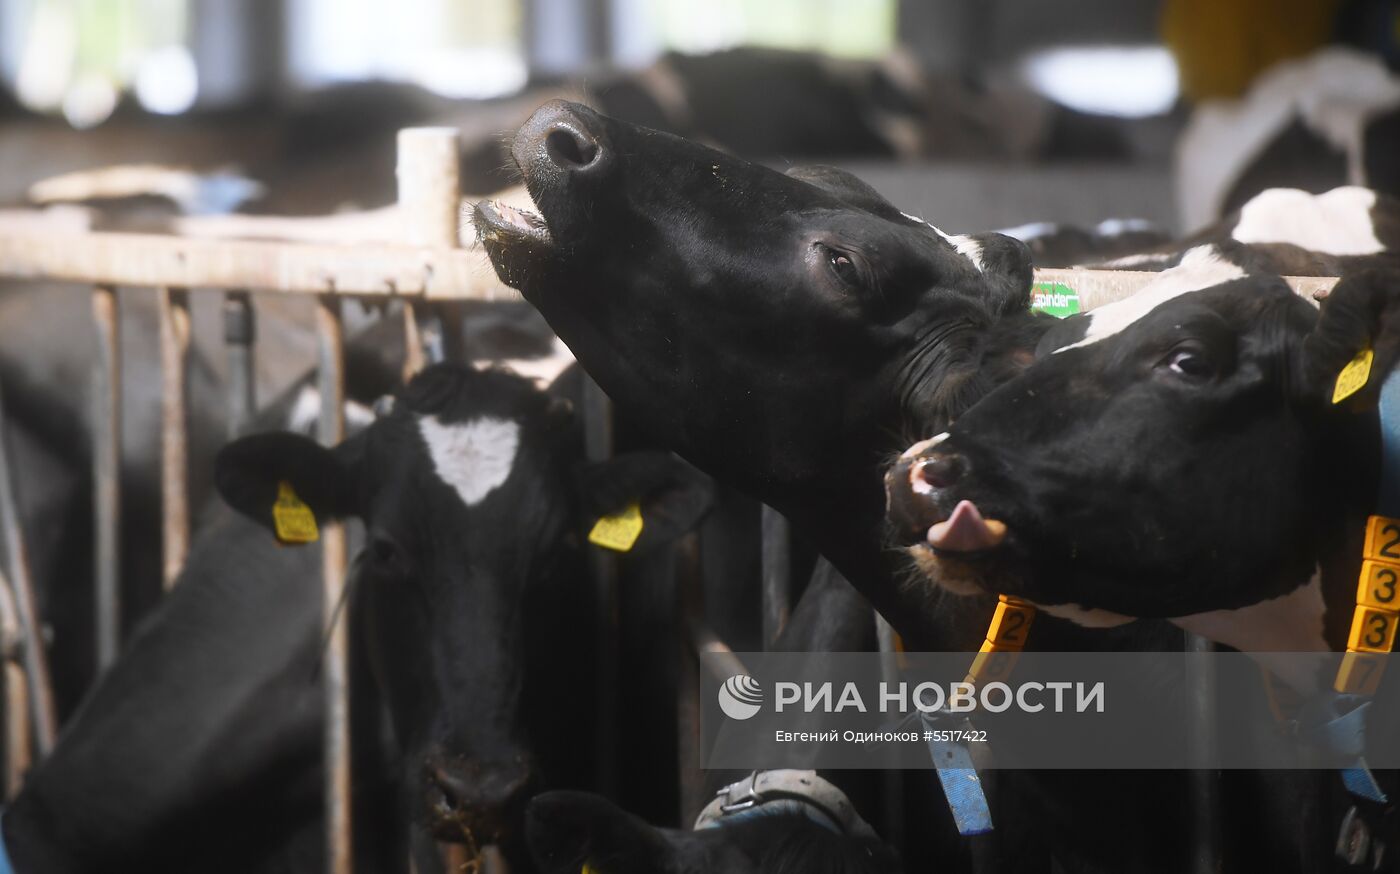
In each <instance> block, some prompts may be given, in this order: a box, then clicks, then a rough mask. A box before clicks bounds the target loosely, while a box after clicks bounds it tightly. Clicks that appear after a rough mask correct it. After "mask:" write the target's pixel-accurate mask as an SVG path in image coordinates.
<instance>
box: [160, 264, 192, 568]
mask: <svg viewBox="0 0 1400 874" xmlns="http://www.w3.org/2000/svg"><path fill="white" fill-rule="evenodd" d="M157 294H158V295H159V304H158V310H159V316H160V370H161V386H160V459H161V465H160V495H161V504H160V511H161V553H162V563H161V567H162V575H161V580H162V583H163V584H164V586H165V588H166V590H167V591H168V590H169V589H170V588H171V587H172V586H174V585H175V578H176V577H177V576H178V575H179V573H180V568H182V567H184V566H185V556H186V555H187V554H188V553H189V550H190V484H189V467H190V465H189V417H188V415H187V414H186V388H185V381H186V368H187V366H188V364H189V351H190V302H189V295H188V294H187V293H186V292H185V291H184V290H182V289H175V288H162V289H159V290H158V291H157Z"/></svg>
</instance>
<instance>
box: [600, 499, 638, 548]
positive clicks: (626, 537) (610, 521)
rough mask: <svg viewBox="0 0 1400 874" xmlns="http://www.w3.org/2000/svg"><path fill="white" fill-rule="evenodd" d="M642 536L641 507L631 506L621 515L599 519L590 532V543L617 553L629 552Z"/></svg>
mask: <svg viewBox="0 0 1400 874" xmlns="http://www.w3.org/2000/svg"><path fill="white" fill-rule="evenodd" d="M641 536H642V508H641V505H639V504H629V505H628V506H627V508H626V509H624V510H623V511H622V512H621V513H617V514H615V515H612V516H604V517H603V518H601V519H599V520H598V521H597V522H596V523H595V524H594V525H593V530H592V531H590V532H588V542H589V543H593V544H596V545H598V546H601V547H603V548H605V549H611V550H614V551H616V552H628V551H630V550H631V549H632V546H633V545H634V544H636V542H637V538H638V537H641Z"/></svg>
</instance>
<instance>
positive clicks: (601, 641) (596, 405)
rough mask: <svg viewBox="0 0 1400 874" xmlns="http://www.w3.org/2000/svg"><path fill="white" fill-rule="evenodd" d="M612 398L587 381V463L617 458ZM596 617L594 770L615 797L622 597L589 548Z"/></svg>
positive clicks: (605, 562)
mask: <svg viewBox="0 0 1400 874" xmlns="http://www.w3.org/2000/svg"><path fill="white" fill-rule="evenodd" d="M612 416H613V413H612V400H611V399H610V398H608V396H607V395H606V394H604V393H603V390H602V389H601V388H599V387H598V384H597V383H596V382H594V381H593V380H592V379H590V378H588V377H587V376H584V378H583V435H584V450H585V452H586V454H587V456H588V460H589V461H604V460H606V459H609V458H611V457H612V454H613V418H612ZM590 558H591V564H592V570H593V579H594V585H595V587H596V588H595V591H594V596H595V598H596V602H597V603H596V610H597V613H596V615H595V617H594V624H595V627H596V629H597V634H595V635H594V640H595V641H597V647H596V650H597V651H596V653H595V659H596V660H595V662H594V676H595V678H596V681H597V687H596V689H595V693H596V696H597V697H596V699H595V700H596V702H597V703H596V705H595V707H594V713H595V714H596V715H597V718H596V722H595V726H594V731H596V732H597V734H596V738H595V743H594V751H593V757H594V761H593V766H594V779H595V781H596V784H597V787H598V791H599V792H600V793H602V794H603V795H607V796H612V797H615V796H616V792H615V791H614V790H615V789H616V785H617V768H616V767H615V765H616V763H617V745H616V743H617V706H618V692H617V673H618V644H617V636H618V625H619V621H618V595H617V560H616V558H614V557H613V556H612V555H611V554H607V552H606V550H602V549H593V550H590Z"/></svg>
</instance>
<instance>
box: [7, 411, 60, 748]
mask: <svg viewBox="0 0 1400 874" xmlns="http://www.w3.org/2000/svg"><path fill="white" fill-rule="evenodd" d="M7 427H8V425H7V423H6V421H5V402H4V398H3V397H0V529H3V531H2V532H0V534H3V537H4V543H5V556H6V558H7V560H8V562H9V566H8V567H7V568H6V573H7V575H8V576H9V578H10V584H11V590H12V591H13V593H14V596H15V613H16V614H17V615H18V617H19V624H20V629H21V630H22V631H23V632H24V678H25V682H26V683H27V684H28V686H29V708H30V714H29V718H30V720H31V722H32V723H33V726H34V748H35V750H37V751H38V753H39V755H40V756H46V755H48V754H49V750H51V749H53V741H54V736H55V735H56V733H57V726H58V719H57V717H56V716H55V711H54V702H53V686H52V685H51V683H50V681H49V661H48V654H47V653H46V652H45V651H44V635H43V632H42V631H41V629H40V625H39V611H38V606H37V602H36V601H35V598H34V579H33V577H32V576H30V573H29V553H28V548H27V546H26V545H25V540H24V531H23V529H22V525H21V520H20V515H19V501H18V499H17V498H16V497H15V482H14V478H13V472H14V466H13V461H12V459H11V458H10V450H9V446H8V445H7V442H6V439H5V437H6V429H7Z"/></svg>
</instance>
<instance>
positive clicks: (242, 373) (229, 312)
mask: <svg viewBox="0 0 1400 874" xmlns="http://www.w3.org/2000/svg"><path fill="white" fill-rule="evenodd" d="M256 341H257V322H256V321H255V316H254V313H253V302H252V301H251V300H250V299H249V297H248V292H246V291H230V292H227V293H226V294H224V347H225V349H226V350H227V352H228V436H229V439H230V440H232V439H233V438H235V437H238V436H240V435H242V434H243V432H244V431H246V430H247V429H248V426H249V425H251V424H252V422H253V416H254V414H255V413H256V411H257V409H258V398H257V371H256V370H255V369H254V364H255V362H254V359H253V344H254V343H255V342H256Z"/></svg>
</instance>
